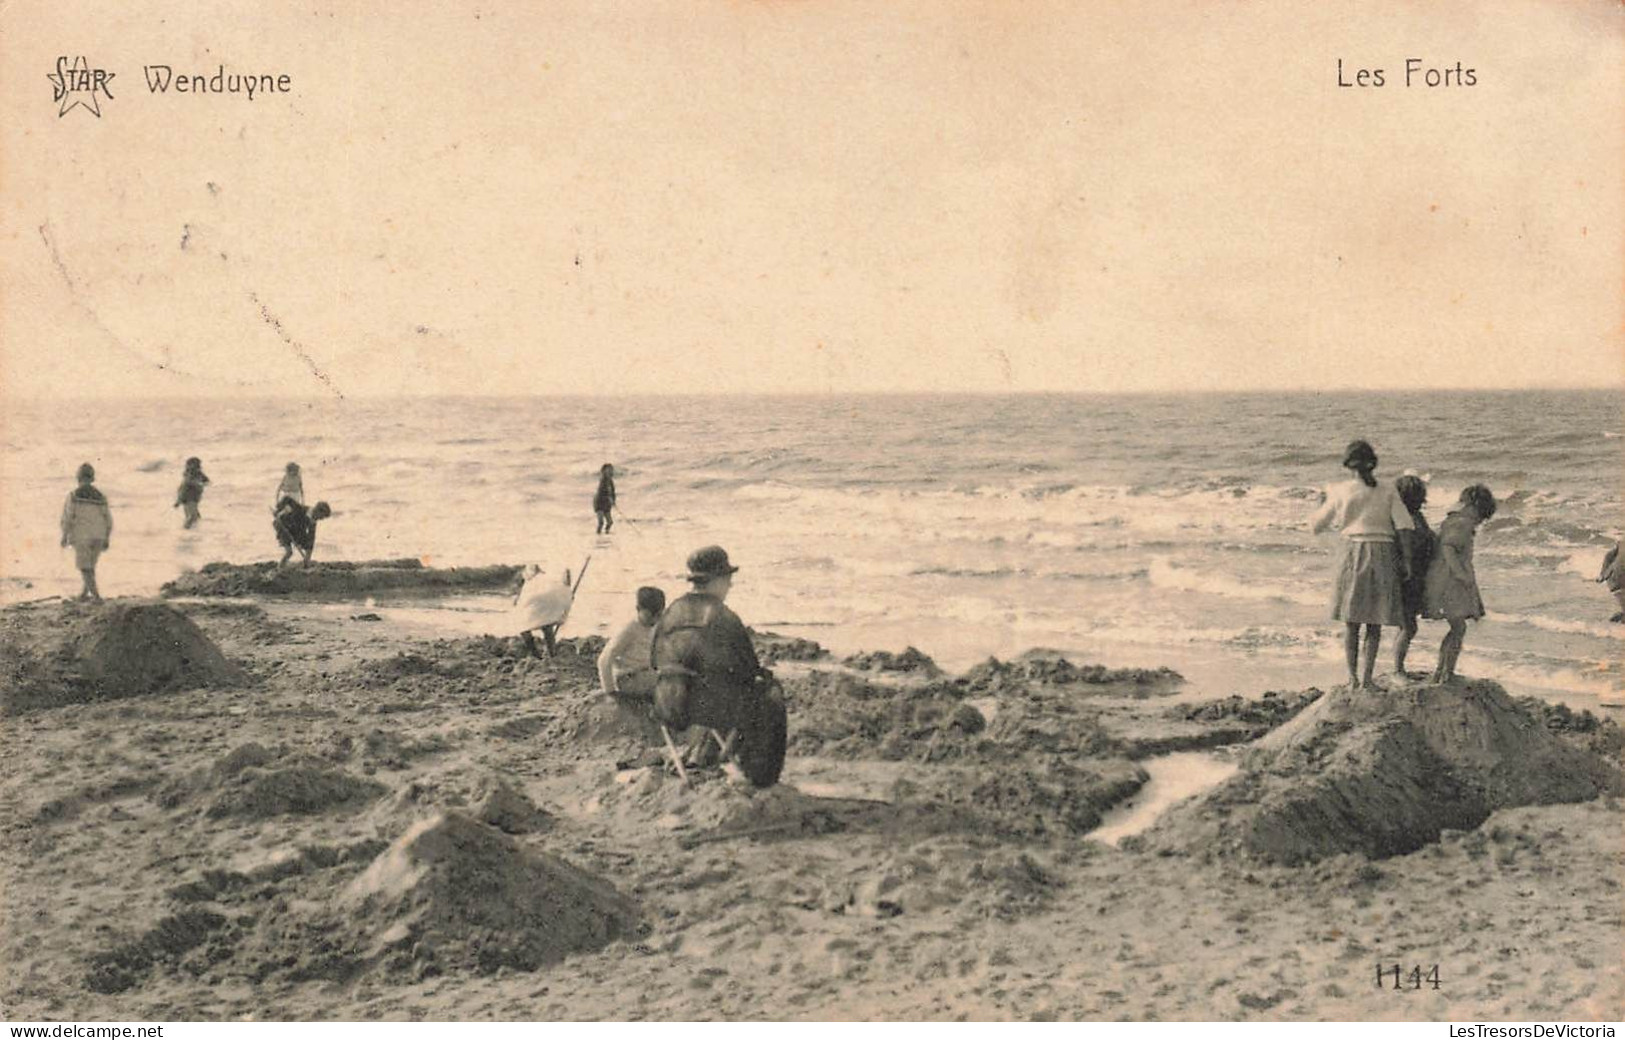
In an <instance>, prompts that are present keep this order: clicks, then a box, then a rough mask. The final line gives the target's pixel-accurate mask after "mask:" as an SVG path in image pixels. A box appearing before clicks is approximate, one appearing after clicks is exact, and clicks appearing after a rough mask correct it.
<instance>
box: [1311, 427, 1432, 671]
mask: <svg viewBox="0 0 1625 1040" xmlns="http://www.w3.org/2000/svg"><path fill="white" fill-rule="evenodd" d="M1343 468H1344V469H1346V470H1348V471H1349V472H1350V473H1351V474H1352V476H1351V477H1350V478H1349V479H1348V480H1345V481H1343V482H1341V483H1338V484H1332V485H1331V486H1329V487H1327V488H1326V502H1325V504H1324V505H1322V506H1321V507H1320V511H1319V512H1317V513H1316V514H1315V518H1314V520H1313V521H1311V523H1310V527H1311V529H1312V530H1313V531H1314V532H1315V533H1316V534H1319V533H1321V532H1322V531H1325V530H1328V529H1331V530H1336V531H1338V532H1339V533H1340V534H1341V535H1342V543H1343V547H1342V552H1341V553H1339V555H1338V561H1337V570H1336V575H1335V585H1334V587H1333V591H1332V618H1333V620H1336V621H1341V622H1343V626H1344V633H1343V651H1344V657H1345V658H1346V659H1347V662H1348V668H1349V686H1350V687H1351V688H1354V689H1358V688H1360V687H1361V686H1370V685H1372V676H1371V673H1372V672H1373V671H1375V670H1376V667H1377V649H1378V647H1379V645H1380V644H1381V642H1382V626H1383V625H1393V626H1395V627H1397V628H1403V627H1404V625H1405V617H1404V614H1405V605H1404V603H1403V601H1402V600H1401V598H1400V588H1399V586H1400V582H1401V581H1402V580H1403V579H1405V578H1407V577H1409V576H1410V573H1411V561H1410V555H1409V554H1410V550H1411V544H1410V542H1409V540H1406V541H1403V542H1401V543H1400V544H1399V547H1398V548H1397V549H1396V548H1395V545H1394V540H1395V537H1396V532H1399V531H1409V530H1410V529H1411V527H1412V525H1413V521H1412V520H1411V514H1410V513H1409V512H1408V511H1406V509H1405V506H1404V504H1403V503H1401V502H1400V500H1399V493H1398V492H1397V491H1395V490H1394V486H1393V485H1392V484H1384V483H1379V482H1378V480H1377V477H1376V470H1377V453H1376V451H1375V450H1374V449H1373V448H1372V447H1371V445H1370V444H1368V443H1367V442H1365V441H1351V442H1349V446H1348V448H1347V449H1345V450H1344V452H1343ZM1362 627H1363V628H1364V629H1365V648H1364V651H1363V652H1362V651H1361V647H1360V630H1361V628H1362Z"/></svg>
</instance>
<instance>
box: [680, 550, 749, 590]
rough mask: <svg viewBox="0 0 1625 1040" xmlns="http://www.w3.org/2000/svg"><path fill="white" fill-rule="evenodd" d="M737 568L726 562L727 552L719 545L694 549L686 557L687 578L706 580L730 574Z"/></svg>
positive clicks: (690, 579)
mask: <svg viewBox="0 0 1625 1040" xmlns="http://www.w3.org/2000/svg"><path fill="white" fill-rule="evenodd" d="M738 569H739V568H738V567H735V566H734V565H733V564H731V563H729V562H728V552H727V550H726V549H724V548H723V547H722V546H720V545H707V546H706V547H705V548H703V549H695V550H694V551H693V552H692V553H690V554H689V557H688V580H689V581H706V580H709V579H711V578H721V577H724V576H725V575H729V574H732V573H733V572H734V571H737V570H738Z"/></svg>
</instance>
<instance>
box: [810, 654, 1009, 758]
mask: <svg viewBox="0 0 1625 1040" xmlns="http://www.w3.org/2000/svg"><path fill="white" fill-rule="evenodd" d="M784 690H785V703H786V706H787V707H788V708H789V710H790V717H791V718H792V719H793V720H794V722H795V725H794V727H793V728H792V729H791V732H790V750H791V751H792V752H793V753H795V754H801V755H812V754H821V755H828V756H830V757H834V758H882V759H889V760H892V761H898V760H901V759H905V758H922V757H926V755H927V752H928V751H929V757H931V758H932V759H944V758H957V757H960V756H963V755H967V754H971V753H974V749H975V745H976V743H977V741H978V740H979V739H980V737H979V734H981V733H982V731H983V730H984V729H986V727H987V720H986V719H985V718H984V717H983V716H982V714H981V712H979V711H977V710H976V708H975V707H973V706H971V705H968V704H966V703H965V701H964V693H963V691H962V690H961V689H960V688H959V687H957V686H956V685H954V684H952V683H932V684H928V685H903V686H899V685H894V684H883V683H877V682H870V681H869V680H867V679H864V678H862V677H859V676H855V675H849V674H846V673H842V672H828V671H813V672H810V673H808V674H807V675H805V676H793V677H790V678H787V679H785V680H784Z"/></svg>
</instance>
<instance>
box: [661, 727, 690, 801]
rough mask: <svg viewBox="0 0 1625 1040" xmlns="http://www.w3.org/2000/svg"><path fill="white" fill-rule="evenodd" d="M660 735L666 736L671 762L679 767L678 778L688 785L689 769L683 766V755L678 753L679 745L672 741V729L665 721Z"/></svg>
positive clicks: (667, 750)
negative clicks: (668, 727)
mask: <svg viewBox="0 0 1625 1040" xmlns="http://www.w3.org/2000/svg"><path fill="white" fill-rule="evenodd" d="M660 735H661V736H662V737H664V738H666V754H668V755H670V756H671V764H672V765H674V766H676V767H677V778H678V779H679V780H681V781H682V782H683V786H685V787H686V786H688V770H686V769H684V768H683V756H682V755H679V754H678V753H677V745H676V744H674V743H672V740H671V730H669V729H667V728H666V724H665V723H661V724H660Z"/></svg>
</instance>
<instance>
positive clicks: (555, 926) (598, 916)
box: [341, 812, 638, 975]
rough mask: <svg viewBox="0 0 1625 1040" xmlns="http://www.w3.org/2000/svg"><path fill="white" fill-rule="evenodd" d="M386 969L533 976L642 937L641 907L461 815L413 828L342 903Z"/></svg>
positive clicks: (588, 876) (591, 878)
mask: <svg viewBox="0 0 1625 1040" xmlns="http://www.w3.org/2000/svg"><path fill="white" fill-rule="evenodd" d="M341 902H342V903H343V904H344V906H345V908H347V909H348V910H349V913H348V915H347V919H348V920H349V921H350V922H351V927H357V926H359V927H360V928H362V929H363V930H364V931H365V932H366V933H367V935H368V936H369V937H370V939H371V945H372V951H371V952H373V953H376V954H378V955H382V956H383V958H384V961H383V964H384V967H385V969H386V970H390V969H406V970H410V971H412V972H414V973H415V974H420V975H421V974H424V973H426V972H427V973H434V972H436V971H440V970H446V969H450V968H464V969H470V970H475V971H482V972H490V971H495V970H496V969H497V968H500V967H509V968H516V969H520V970H524V971H534V970H535V969H537V968H540V967H542V966H544V965H547V964H552V963H554V962H557V961H560V960H562V959H564V958H565V957H566V956H568V955H569V954H571V953H577V952H582V951H587V950H596V949H601V948H602V947H604V946H606V945H608V944H609V943H610V942H613V941H614V940H616V939H619V938H621V937H623V936H629V935H633V934H635V933H636V931H637V929H638V910H637V907H636V905H635V904H634V903H633V902H632V901H631V900H629V899H627V898H626V897H625V896H622V895H621V894H620V893H619V892H617V891H616V890H615V888H614V886H612V885H610V884H608V883H607V882H605V881H603V880H601V879H599V878H596V877H594V876H593V875H591V874H588V873H586V872H585V871H582V870H580V869H578V868H576V867H574V866H572V865H570V864H569V863H566V862H565V861H564V860H562V859H559V858H558V857H556V856H552V855H549V854H547V853H542V852H533V851H530V850H527V849H523V848H521V847H520V846H519V845H518V844H517V843H515V841H514V840H513V839H512V838H510V837H508V836H507V835H506V834H503V833H502V832H501V831H499V830H497V829H496V828H495V827H491V826H487V825H486V824H483V823H480V822H478V821H476V820H474V819H472V818H471V817H469V816H466V815H464V814H462V813H459V812H446V813H442V814H440V815H437V816H433V817H430V818H429V819H426V820H422V821H420V822H418V823H417V824H415V825H414V826H413V827H412V828H411V829H410V830H408V831H407V832H406V833H405V834H403V835H402V836H401V837H400V838H399V839H397V840H396V841H395V842H394V844H392V845H391V846H390V847H389V848H388V849H387V850H385V851H384V852H383V853H382V854H381V855H380V856H379V857H378V858H377V859H376V860H374V861H373V862H372V865H371V866H369V867H368V868H367V869H366V871H365V872H363V873H362V874H361V876H359V877H357V878H356V879H355V880H354V881H353V882H351V884H350V885H349V887H348V888H347V889H346V891H345V893H344V895H343V896H342V898H341Z"/></svg>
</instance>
